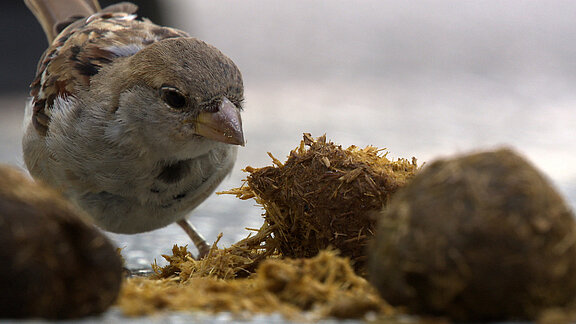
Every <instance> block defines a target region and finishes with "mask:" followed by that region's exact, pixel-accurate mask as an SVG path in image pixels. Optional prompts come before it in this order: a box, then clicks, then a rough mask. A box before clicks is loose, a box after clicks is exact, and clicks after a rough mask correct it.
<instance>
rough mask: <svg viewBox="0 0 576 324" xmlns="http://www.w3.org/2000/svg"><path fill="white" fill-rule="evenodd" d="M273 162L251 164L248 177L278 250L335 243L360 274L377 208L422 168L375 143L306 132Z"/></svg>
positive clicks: (306, 251)
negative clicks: (342, 141)
mask: <svg viewBox="0 0 576 324" xmlns="http://www.w3.org/2000/svg"><path fill="white" fill-rule="evenodd" d="M274 163H275V164H276V165H275V166H270V167H264V168H261V169H253V168H247V170H248V171H249V172H250V175H249V176H248V179H247V183H248V186H249V188H250V189H251V190H252V194H253V195H254V196H256V197H258V199H257V201H258V202H260V203H261V204H262V205H263V206H264V208H265V209H266V215H265V219H266V221H267V222H268V223H269V224H270V225H271V226H272V228H273V234H274V236H275V238H276V239H277V242H278V244H279V246H278V250H279V251H280V253H282V255H284V256H287V257H292V258H302V257H313V256H315V255H316V254H318V252H319V251H321V250H323V249H326V248H328V247H334V248H337V249H338V250H339V251H340V252H341V254H342V255H343V256H346V257H349V258H350V259H351V261H352V262H353V263H354V266H355V269H356V271H357V272H358V273H359V274H361V275H363V274H365V263H366V245H367V242H368V241H369V240H370V239H371V238H372V236H373V232H374V229H375V223H376V219H375V218H374V214H377V212H378V211H379V210H380V209H381V208H382V206H384V205H385V204H386V203H387V202H388V200H389V198H390V196H391V195H392V194H393V193H394V192H396V190H398V188H400V187H402V186H403V185H404V184H405V183H406V182H407V181H408V180H409V179H410V178H412V177H413V176H414V174H415V172H416V171H417V169H418V167H417V164H416V159H413V160H412V161H408V160H405V159H398V160H397V161H390V160H389V159H388V158H386V154H382V150H380V149H378V148H376V147H372V146H369V147H366V148H363V149H361V148H358V147H356V146H351V147H348V148H346V149H344V148H342V147H341V146H340V145H336V144H334V143H332V142H329V141H326V137H325V136H321V137H319V138H317V139H314V138H312V136H311V135H310V134H304V140H303V141H302V142H301V144H300V147H299V148H297V149H295V150H293V151H292V152H290V156H289V157H288V160H287V161H286V163H281V162H280V161H278V160H276V161H275V162H274Z"/></svg>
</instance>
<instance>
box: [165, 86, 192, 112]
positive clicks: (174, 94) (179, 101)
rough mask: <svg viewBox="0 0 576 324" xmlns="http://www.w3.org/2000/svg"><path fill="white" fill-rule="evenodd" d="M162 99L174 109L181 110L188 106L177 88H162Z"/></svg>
mask: <svg viewBox="0 0 576 324" xmlns="http://www.w3.org/2000/svg"><path fill="white" fill-rule="evenodd" d="M160 97H161V98H162V100H164V102H165V103H167V104H168V105H169V106H170V107H172V108H176V109H181V108H184V106H186V97H185V96H184V95H183V94H182V92H180V90H178V89H177V88H174V87H169V86H163V87H161V88H160Z"/></svg>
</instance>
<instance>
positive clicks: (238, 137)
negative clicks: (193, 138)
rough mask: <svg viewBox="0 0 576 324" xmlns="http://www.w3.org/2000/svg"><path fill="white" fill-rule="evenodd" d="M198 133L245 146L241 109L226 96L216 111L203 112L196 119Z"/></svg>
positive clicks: (216, 139)
mask: <svg viewBox="0 0 576 324" xmlns="http://www.w3.org/2000/svg"><path fill="white" fill-rule="evenodd" d="M195 130H196V134H198V135H200V136H204V137H206V138H209V139H212V140H215V141H218V142H222V143H228V144H234V145H242V146H244V132H243V131H242V119H241V118H240V110H239V109H238V108H236V106H234V104H233V103H232V102H230V100H228V98H226V97H224V99H223V100H222V103H221V104H220V106H219V107H218V110H217V111H215V112H206V111H203V112H201V113H200V114H199V115H198V117H197V119H196V128H195Z"/></svg>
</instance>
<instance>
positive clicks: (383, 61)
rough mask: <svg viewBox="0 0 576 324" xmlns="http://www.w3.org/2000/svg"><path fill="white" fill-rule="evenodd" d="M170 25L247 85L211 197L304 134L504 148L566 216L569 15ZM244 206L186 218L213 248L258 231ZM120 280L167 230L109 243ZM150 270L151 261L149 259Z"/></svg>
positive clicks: (463, 8) (365, 10)
mask: <svg viewBox="0 0 576 324" xmlns="http://www.w3.org/2000/svg"><path fill="white" fill-rule="evenodd" d="M167 3H168V5H169V6H172V7H170V8H172V9H173V10H172V13H173V15H174V17H175V18H174V21H175V25H176V26H179V27H180V28H183V29H186V30H190V31H192V30H193V31H194V35H195V36H198V37H199V38H202V39H204V40H206V41H207V42H209V43H212V44H214V45H216V46H217V47H219V48H220V49H221V50H222V51H223V52H225V53H226V54H227V55H229V56H230V57H231V58H233V59H234V60H235V61H236V63H237V64H238V65H239V66H240V68H241V70H242V71H243V73H244V77H245V86H246V110H245V112H244V115H243V121H244V127H245V132H246V138H247V141H248V143H247V145H246V147H245V148H242V149H241V150H240V155H239V159H238V162H237V166H236V169H235V171H234V173H233V174H232V175H231V177H230V178H229V179H228V180H226V181H225V182H224V183H223V184H222V185H221V186H220V188H219V190H225V189H229V188H232V187H236V186H239V185H240V184H241V179H242V178H243V176H244V175H243V173H242V172H241V171H240V169H242V168H243V167H245V166H246V165H251V166H254V167H260V166H264V165H269V164H270V159H269V158H268V156H267V154H266V152H272V153H273V154H274V155H275V156H276V157H278V158H279V159H281V160H282V159H284V157H285V156H286V155H287V154H288V152H289V151H290V150H291V149H293V148H295V147H296V146H297V145H298V143H299V141H300V139H301V134H302V133H303V132H310V133H312V134H313V135H314V136H318V135H322V134H324V133H326V134H327V136H328V138H329V139H332V140H333V141H335V142H337V143H341V144H343V145H345V146H347V145H351V144H355V145H358V146H366V145H375V146H378V147H386V148H388V150H389V151H390V155H389V156H391V157H406V158H410V157H412V156H416V157H417V158H418V159H419V161H420V162H428V161H432V160H433V159H435V158H438V157H446V156H450V155H453V154H458V153H463V152H468V151H470V150H478V149H490V148H495V147H499V146H502V145H505V146H510V147H512V148H515V149H517V150H518V151H519V152H521V153H522V154H524V155H525V156H526V157H527V158H529V159H530V160H531V161H532V162H533V163H534V164H535V165H536V166H538V167H539V168H540V169H541V170H542V171H543V172H545V173H546V174H547V175H548V176H549V177H550V179H551V180H552V181H553V182H554V183H555V184H556V185H557V187H558V188H559V190H560V191H561V193H562V194H563V195H564V196H565V197H566V199H567V200H568V201H569V203H570V204H571V206H572V207H575V206H576V114H575V113H574V111H575V108H576V91H574V89H575V87H576V78H575V75H576V63H574V62H576V61H574V57H576V45H575V44H576V33H574V30H576V3H574V2H561V1H551V2H546V3H543V2H536V1H528V2H526V1H508V2H506V3H505V4H502V3H501V2H500V1H496V0H492V1H483V2H460V1H448V0H437V1H427V2H419V3H414V4H404V3H403V4H400V3H398V2H381V1H376V0H373V1H362V2H356V1H354V0H338V1H329V2H328V1H326V2H323V1H316V2H309V1H306V0H299V1H291V2H286V1H280V0H277V1H269V2H259V1H256V0H247V1H241V2H240V1H233V0H227V1H218V2H212V1H185V0H179V1H177V0H170V1H167ZM23 101H24V96H23V95H5V96H2V97H1V98H0V108H2V110H0V131H1V132H2V136H1V137H0V161H1V162H3V163H10V164H15V165H22V162H21V161H22V159H21V154H20V148H19V145H20V143H19V142H20V125H21V121H20V119H21V115H22V113H23V108H22V107H23ZM260 214H261V210H260V209H259V208H258V207H256V206H254V203H253V202H252V201H240V200H237V199H236V198H234V197H231V196H213V197H211V198H210V199H208V200H207V201H206V202H205V203H204V204H203V205H202V206H201V207H199V208H198V209H197V210H196V211H194V212H193V213H192V216H191V219H192V221H193V223H194V224H195V225H196V227H197V228H198V229H199V230H200V231H201V232H202V233H203V234H204V235H205V236H206V237H207V238H208V239H209V240H213V239H214V238H215V237H216V235H217V234H218V233H220V232H223V233H224V237H223V239H222V241H221V246H227V245H230V244H232V243H233V242H235V241H237V240H238V239H240V238H242V237H244V236H245V235H246V234H247V232H246V231H245V230H243V228H244V227H258V226H259V225H260V224H261V216H260ZM111 237H112V238H113V239H114V240H115V241H117V243H118V244H119V245H120V246H122V247H125V253H126V255H127V256H128V260H129V263H130V265H131V266H132V267H140V266H147V265H149V264H150V263H151V262H153V261H154V259H155V258H158V257H159V255H160V254H162V253H167V252H169V250H170V248H171V246H172V244H187V243H188V241H187V239H186V236H185V235H184V234H183V233H182V232H181V231H180V230H179V228H177V227H176V226H169V227H167V228H164V229H161V230H157V231H154V232H151V233H145V234H140V235H133V236H128V235H111ZM158 261H161V260H158Z"/></svg>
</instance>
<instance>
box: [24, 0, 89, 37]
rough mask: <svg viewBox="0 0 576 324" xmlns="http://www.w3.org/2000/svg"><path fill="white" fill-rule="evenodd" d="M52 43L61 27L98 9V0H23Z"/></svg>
mask: <svg viewBox="0 0 576 324" xmlns="http://www.w3.org/2000/svg"><path fill="white" fill-rule="evenodd" d="M24 2H25V3H26V5H27V6H28V8H29V9H30V11H32V13H33V14H34V16H36V19H37V20H38V22H39V23H40V25H42V29H44V33H45V34H46V38H48V42H49V43H52V41H53V40H54V38H56V36H57V35H58V34H59V33H60V31H61V30H62V28H63V27H65V26H67V25H68V24H70V23H71V22H73V21H74V20H76V19H78V18H80V17H88V16H90V15H92V14H94V13H96V12H98V11H100V4H99V3H98V0H24Z"/></svg>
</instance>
